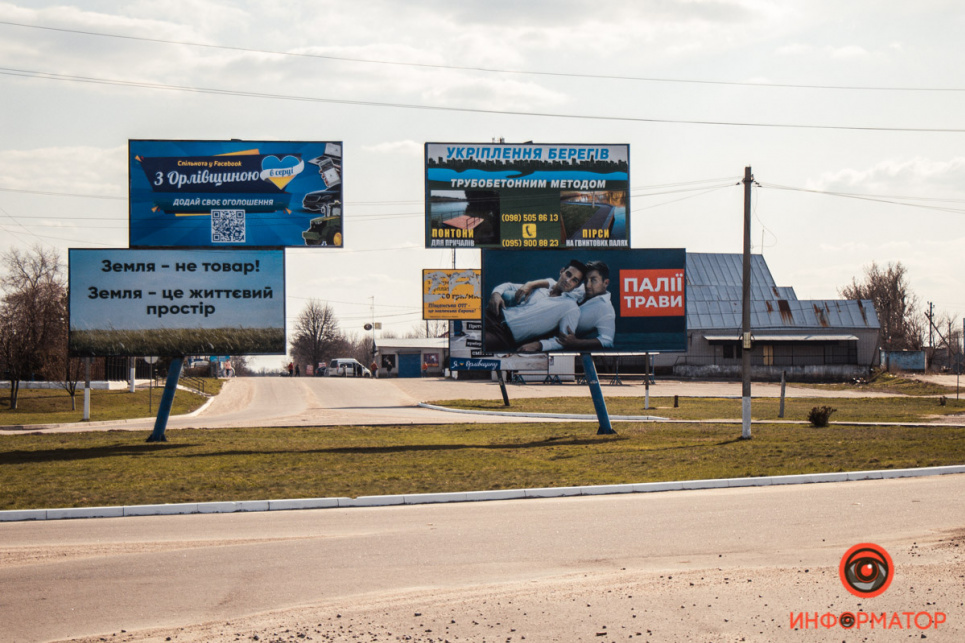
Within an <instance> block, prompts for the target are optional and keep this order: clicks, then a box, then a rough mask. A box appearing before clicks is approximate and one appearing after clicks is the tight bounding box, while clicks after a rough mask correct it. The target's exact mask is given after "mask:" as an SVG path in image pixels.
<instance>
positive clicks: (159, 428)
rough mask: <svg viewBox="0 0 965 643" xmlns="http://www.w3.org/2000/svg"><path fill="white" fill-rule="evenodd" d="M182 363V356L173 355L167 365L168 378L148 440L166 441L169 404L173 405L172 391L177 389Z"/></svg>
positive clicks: (169, 413) (169, 412) (169, 411)
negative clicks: (152, 431) (165, 431)
mask: <svg viewBox="0 0 965 643" xmlns="http://www.w3.org/2000/svg"><path fill="white" fill-rule="evenodd" d="M182 364H184V358H183V357H175V358H174V359H172V360H171V365H170V366H169V367H168V379H167V381H166V382H165V384H164V393H163V394H162V395H161V402H160V403H159V404H158V405H157V420H156V421H155V422H154V433H152V434H151V437H149V438H148V439H147V441H148V442H167V441H168V439H167V438H166V437H164V429H166V428H167V426H168V416H170V415H171V406H173V405H174V392H175V391H177V390H178V380H179V379H180V378H181V365H182Z"/></svg>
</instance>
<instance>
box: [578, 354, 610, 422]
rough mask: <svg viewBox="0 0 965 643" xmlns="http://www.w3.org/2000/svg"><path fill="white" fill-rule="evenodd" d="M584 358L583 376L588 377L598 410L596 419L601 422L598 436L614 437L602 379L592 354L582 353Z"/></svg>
mask: <svg viewBox="0 0 965 643" xmlns="http://www.w3.org/2000/svg"><path fill="white" fill-rule="evenodd" d="M580 357H582V358H583V374H584V375H586V383H587V386H589V387H590V396H592V397H593V407H594V408H595V409H596V417H597V419H599V420H600V430H599V431H597V432H596V434H597V435H612V434H615V433H616V431H614V430H613V426H611V424H610V414H609V413H607V410H606V400H604V399H603V389H602V388H601V387H600V378H599V377H598V376H597V374H596V365H595V364H594V363H593V355H592V354H591V353H580Z"/></svg>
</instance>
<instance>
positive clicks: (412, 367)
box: [399, 353, 422, 377]
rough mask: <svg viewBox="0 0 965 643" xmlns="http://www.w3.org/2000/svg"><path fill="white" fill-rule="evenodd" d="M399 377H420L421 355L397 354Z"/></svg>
mask: <svg viewBox="0 0 965 643" xmlns="http://www.w3.org/2000/svg"><path fill="white" fill-rule="evenodd" d="M399 377H422V355H421V354H419V353H413V354H410V355H405V354H400V355H399Z"/></svg>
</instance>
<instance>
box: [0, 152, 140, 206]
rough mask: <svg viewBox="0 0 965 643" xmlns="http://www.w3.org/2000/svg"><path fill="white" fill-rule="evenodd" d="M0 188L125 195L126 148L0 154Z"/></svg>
mask: <svg viewBox="0 0 965 643" xmlns="http://www.w3.org/2000/svg"><path fill="white" fill-rule="evenodd" d="M0 177H2V179H0V185H2V186H3V187H5V188H13V189H17V190H49V191H54V192H69V193H75V194H88V195H97V196H123V195H124V194H126V192H127V145H123V146H120V147H114V148H99V147H86V146H85V147H46V148H39V149H33V150H0Z"/></svg>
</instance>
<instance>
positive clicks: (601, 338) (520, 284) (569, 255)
mask: <svg viewBox="0 0 965 643" xmlns="http://www.w3.org/2000/svg"><path fill="white" fill-rule="evenodd" d="M686 254H687V253H686V251H685V250H683V249H681V248H669V249H647V250H603V249H601V250H587V249H582V248H580V249H577V248H573V249H570V250H546V251H544V252H530V251H527V250H491V249H484V250H483V251H482V297H483V328H482V331H483V332H482V349H483V350H484V351H486V352H488V353H548V352H555V351H565V352H590V353H613V352H627V353H635V352H641V353H642V352H645V351H654V352H663V351H684V350H686V349H687V312H686V295H687V285H686V284H687V279H686V270H685V268H686Z"/></svg>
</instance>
